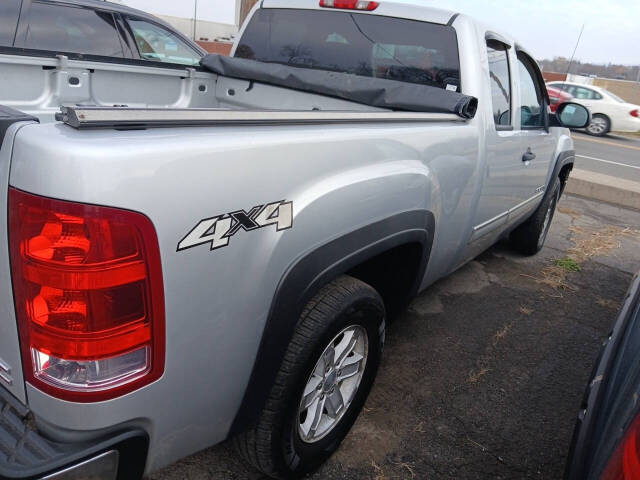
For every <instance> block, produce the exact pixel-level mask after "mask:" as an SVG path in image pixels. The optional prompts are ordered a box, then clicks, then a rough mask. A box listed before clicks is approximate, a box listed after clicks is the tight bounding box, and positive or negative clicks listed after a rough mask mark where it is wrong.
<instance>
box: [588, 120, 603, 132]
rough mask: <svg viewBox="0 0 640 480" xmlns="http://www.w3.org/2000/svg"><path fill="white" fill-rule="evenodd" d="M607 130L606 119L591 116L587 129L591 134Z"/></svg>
mask: <svg viewBox="0 0 640 480" xmlns="http://www.w3.org/2000/svg"><path fill="white" fill-rule="evenodd" d="M606 130H607V121H606V120H605V119H604V118H602V117H593V118H592V119H591V123H590V124H589V125H588V126H587V131H588V132H589V133H591V134H593V135H602V134H603V133H604V132H605V131H606Z"/></svg>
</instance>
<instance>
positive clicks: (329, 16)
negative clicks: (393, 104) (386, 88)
mask: <svg viewBox="0 0 640 480" xmlns="http://www.w3.org/2000/svg"><path fill="white" fill-rule="evenodd" d="M235 56H236V57H240V58H248V59H253V60H259V61H262V62H271V63H280V64H283V65H289V66H293V67H302V68H311V69H318V70H330V71H336V72H344V73H351V74H354V75H360V76H365V77H374V78H384V79H388V80H398V81H402V82H409V83H419V84H424V85H430V86H434V87H438V88H446V89H449V90H454V91H460V62H459V59H458V41H457V36H456V32H455V29H454V28H453V27H450V26H447V25H438V24H433V23H426V22H418V21H414V20H406V19H400V18H390V17H382V16H378V15H371V14H363V13H346V12H325V11H318V10H291V9H261V10H258V11H256V13H255V14H254V16H253V18H252V19H251V21H250V23H249V25H248V26H247V28H246V30H245V32H244V34H243V36H242V38H241V40H240V42H239V44H238V47H237V49H236V53H235Z"/></svg>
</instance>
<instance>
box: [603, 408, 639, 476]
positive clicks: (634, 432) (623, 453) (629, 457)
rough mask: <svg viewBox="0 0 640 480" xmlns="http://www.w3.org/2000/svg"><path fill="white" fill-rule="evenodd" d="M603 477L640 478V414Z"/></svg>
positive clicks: (610, 461)
mask: <svg viewBox="0 0 640 480" xmlns="http://www.w3.org/2000/svg"><path fill="white" fill-rule="evenodd" d="M601 478H602V480H637V479H639V478H640V415H638V417H636V419H635V421H634V422H633V423H632V424H631V427H630V428H629V429H628V430H627V432H626V433H625V435H624V438H623V439H622V441H621V442H620V445H618V448H617V449H616V452H615V453H614V454H613V456H612V457H611V460H609V464H608V465H607V468H606V470H605V471H604V474H603V475H602V477H601Z"/></svg>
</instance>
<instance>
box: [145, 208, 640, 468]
mask: <svg viewBox="0 0 640 480" xmlns="http://www.w3.org/2000/svg"><path fill="white" fill-rule="evenodd" d="M639 269H640V212H632V211H628V210H623V209H619V208H616V207H613V206H610V205H605V204H602V203H597V202H592V201H587V200H583V199H578V198H575V197H564V198H563V199H562V201H561V203H560V206H559V212H558V213H557V214H556V218H555V220H554V223H553V226H552V230H551V232H550V236H549V238H548V240H547V246H546V247H545V249H544V250H543V251H542V252H541V253H540V254H538V255H537V256H535V257H531V258H524V257H521V256H519V255H516V254H513V253H512V252H511V251H510V250H509V249H508V245H505V244H498V245H496V246H495V247H493V248H492V249H491V250H489V251H488V252H486V253H484V254H483V255H481V256H480V257H479V258H477V259H476V260H475V261H473V262H471V263H470V264H468V265H466V266H465V267H463V268H462V269H460V270H459V271H458V272H456V273H454V274H452V275H451V276H449V277H448V278H446V279H444V280H442V281H440V282H438V283H437V284H436V285H434V286H433V287H431V288H430V289H428V290H427V291H426V292H425V293H423V294H422V295H421V296H419V297H418V298H416V299H415V300H414V302H413V303H412V304H411V306H410V307H409V308H408V309H407V310H406V312H405V313H404V314H403V315H402V316H401V318H399V319H398V320H397V321H396V322H395V323H393V324H392V325H390V326H389V328H388V334H387V344H386V347H385V356H384V359H383V363H382V366H381V369H380V372H379V375H378V379H377V381H376V384H375V386H374V388H373V391H372V392H371V395H370V396H369V399H368V401H367V404H366V407H365V410H364V411H363V413H362V414H361V415H360V417H359V419H358V421H357V422H356V424H355V426H354V428H353V430H352V431H351V433H350V434H349V436H348V437H347V439H346V440H345V441H344V442H343V444H342V446H341V447H340V449H339V450H338V452H337V453H336V454H335V455H334V456H333V457H332V459H331V460H330V461H329V462H328V463H327V464H326V465H325V466H324V467H322V468H321V470H320V471H318V472H317V473H316V474H314V475H312V476H310V477H309V478H311V479H313V480H320V479H376V480H386V479H413V478H415V479H489V478H490V479H501V478H504V479H507V478H508V479H513V478H527V479H529V478H536V479H545V480H547V479H557V478H561V477H562V472H563V468H564V463H565V458H566V455H567V449H568V446H569V442H570V438H571V433H572V429H573V424H574V419H575V416H576V414H577V411H578V406H579V403H580V398H581V396H582V393H583V390H584V387H585V383H586V381H587V378H588V376H589V373H590V370H591V367H592V365H593V362H594V361H595V357H596V355H597V352H598V350H599V345H600V342H601V340H602V339H603V338H604V337H605V336H606V335H607V333H608V331H609V329H610V327H611V324H612V322H613V321H614V319H615V317H616V312H617V309H618V307H619V305H620V302H621V300H622V299H623V297H624V293H625V291H626V289H627V287H628V285H629V283H630V281H631V277H632V273H633V272H634V271H637V270H639ZM185 478H188V479H190V480H191V479H193V480H195V479H216V480H217V479H225V480H226V479H249V480H257V479H262V478H263V477H262V476H261V475H260V474H259V473H257V472H255V471H254V470H252V469H251V468H249V467H246V466H245V465H244V464H243V463H242V462H241V461H240V460H239V459H238V458H237V457H236V456H235V455H234V454H233V452H232V450H231V449H230V447H229V446H228V445H219V446H216V447H214V448H211V449H208V450H205V451H203V452H201V453H198V454H196V455H194V456H192V457H189V458H187V459H185V460H183V461H181V462H179V463H176V464H174V465H172V466H170V467H168V468H166V469H164V470H163V471H161V472H159V473H158V474H156V475H154V476H153V479H154V480H173V479H185Z"/></svg>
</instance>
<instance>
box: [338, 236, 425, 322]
mask: <svg viewBox="0 0 640 480" xmlns="http://www.w3.org/2000/svg"><path fill="white" fill-rule="evenodd" d="M422 256H423V247H422V245H421V244H419V243H408V244H405V245H400V246H398V247H395V248H392V249H391V250H387V251H386V252H384V253H381V254H379V255H377V256H375V257H373V258H371V259H369V260H367V261H365V262H363V263H361V264H360V265H358V266H356V267H354V268H353V269H351V270H350V271H348V272H346V273H347V275H351V276H352V277H355V278H357V279H358V280H362V281H363V282H365V283H367V284H369V285H371V286H372V287H373V288H375V289H376V291H377V292H378V293H379V294H380V296H381V297H382V299H383V300H384V305H385V308H386V310H387V317H389V318H391V317H393V316H395V315H397V314H398V313H400V311H401V310H402V309H403V308H404V307H405V306H406V304H407V303H408V301H409V300H410V299H411V297H412V296H413V295H415V291H416V289H417V287H418V285H417V283H418V281H420V279H419V278H418V275H419V272H420V266H421V264H422V260H423V259H422Z"/></svg>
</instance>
